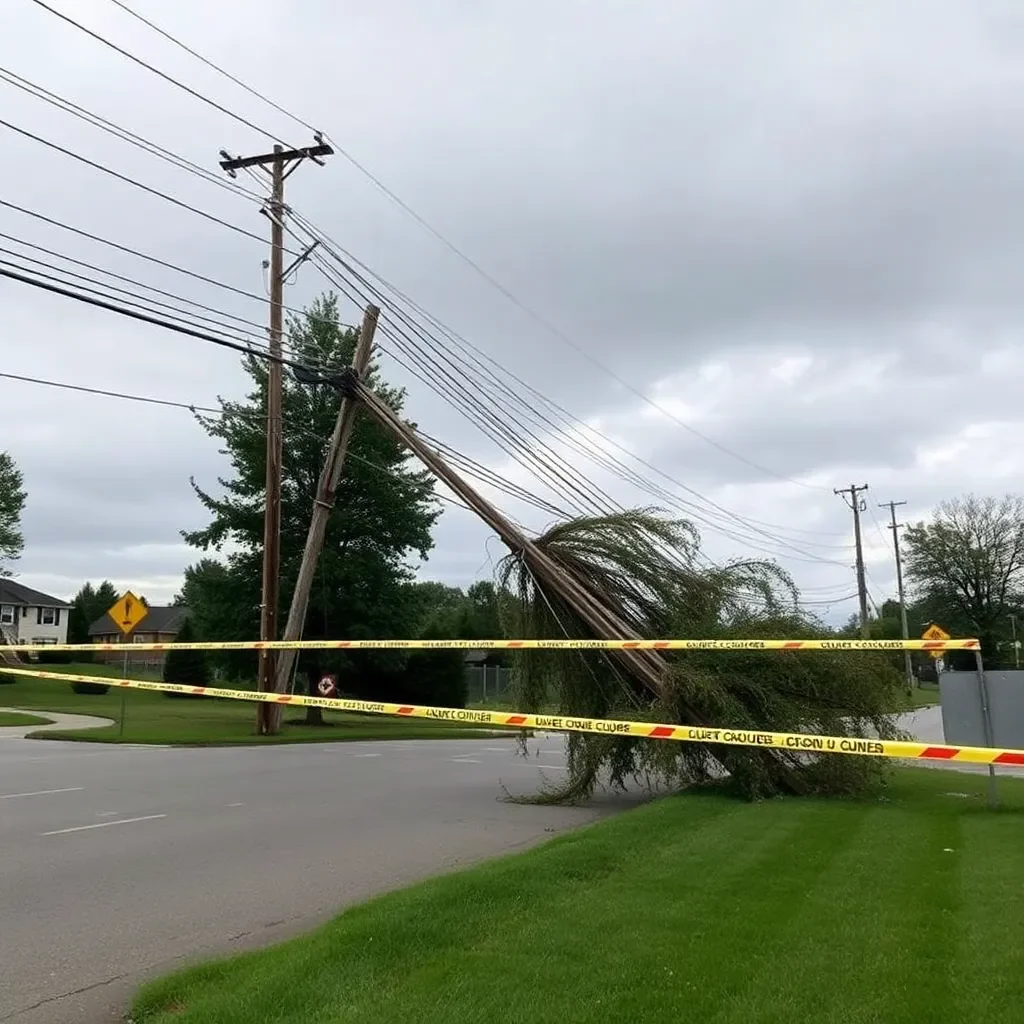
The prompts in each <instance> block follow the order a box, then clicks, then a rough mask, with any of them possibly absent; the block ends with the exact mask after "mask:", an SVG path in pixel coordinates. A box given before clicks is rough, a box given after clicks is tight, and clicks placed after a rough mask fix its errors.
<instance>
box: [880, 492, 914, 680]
mask: <svg viewBox="0 0 1024 1024" xmlns="http://www.w3.org/2000/svg"><path fill="white" fill-rule="evenodd" d="M900 505H906V502H905V501H881V502H879V503H878V507H879V508H887V509H888V510H889V515H890V516H891V518H892V522H891V523H890V524H889V529H890V530H892V550H893V554H894V555H895V556H896V593H897V595H898V596H899V600H900V626H901V628H902V630H903V639H904V640H909V639H910V629H909V627H908V626H907V601H906V597H905V595H904V593H903V559H902V558H901V557H900V529H901V528H902V526H903V524H902V523H897V522H896V509H897V508H898V507H899V506H900ZM903 665H904V668H905V669H906V672H907V687H908V688H909V689H913V687H914V663H913V661H912V660H911V658H910V651H904V652H903Z"/></svg>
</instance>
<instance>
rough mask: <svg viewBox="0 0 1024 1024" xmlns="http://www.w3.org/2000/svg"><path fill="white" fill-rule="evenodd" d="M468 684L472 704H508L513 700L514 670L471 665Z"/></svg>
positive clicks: (468, 667)
mask: <svg viewBox="0 0 1024 1024" xmlns="http://www.w3.org/2000/svg"><path fill="white" fill-rule="evenodd" d="M466 682H467V684H468V690H469V703H470V704H495V703H507V702H508V701H510V700H511V699H512V669H510V668H503V667H502V666H500V665H469V666H467V668H466Z"/></svg>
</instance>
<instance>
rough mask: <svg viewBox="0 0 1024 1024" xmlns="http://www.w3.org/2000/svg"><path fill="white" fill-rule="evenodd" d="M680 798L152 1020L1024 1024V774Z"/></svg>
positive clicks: (197, 995) (577, 835)
mask: <svg viewBox="0 0 1024 1024" xmlns="http://www.w3.org/2000/svg"><path fill="white" fill-rule="evenodd" d="M984 785H985V779H984V778H983V777H978V776H974V775H967V774H959V773H954V772H949V771H936V770H928V769H906V770H901V771H899V772H898V773H897V775H896V776H895V779H894V781H893V783H892V784H891V785H890V786H889V787H888V788H887V791H886V792H885V793H884V795H882V796H880V797H879V796H876V797H873V798H871V799H865V800H864V801H858V802H854V801H838V800H837V801H824V800H800V799H787V800H775V801H768V802H765V803H760V804H747V803H741V802H738V801H736V800H733V799H730V798H728V797H725V796H722V795H716V794H713V793H707V792H704V793H692V794H687V795H683V796H678V797H669V798H666V799H663V800H660V801H658V802H655V803H653V804H650V805H647V806H645V807H642V808H640V809H638V810H635V811H631V812H629V813H626V814H623V815H621V816H619V817H616V818H613V819H610V820H608V821H605V822H603V823H601V824H598V825H595V826H592V827H590V828H587V829H582V830H580V831H578V832H574V833H572V834H569V835H567V836H564V837H560V838H558V839H555V840H554V841H552V842H550V843H548V844H546V845H545V846H543V847H540V848H538V849H536V850H533V851H530V852H528V853H525V854H520V855H518V856H513V857H507V858H504V859H502V860H498V861H493V862H491V863H489V864H486V865H484V866H482V867H479V868H476V869H473V870H470V871H466V872H463V873H461V874H457V875H450V876H446V877H444V878H440V879H437V880H435V881H431V882H427V883H425V884H422V885H417V886H415V887H413V888H411V889H407V890H404V891H402V892H398V893H394V894H391V895H389V896H385V897H382V898H380V899H377V900H374V901H372V902H370V903H367V904H364V905H362V906H358V907H355V908H354V909H352V910H349V911H347V912H346V913H344V914H342V915H341V916H340V917H338V918H337V919H335V920H334V921H333V922H331V923H330V924H328V925H326V926H325V927H323V928H321V929H319V930H318V931H316V932H314V933H312V934H311V935H309V936H306V937H303V938H300V939H296V940H293V941H291V942H287V943H285V944H283V945H280V946H277V947H274V948H272V949H268V950H265V951H260V952H255V953H250V954H245V955H242V956H239V957H235V958H232V959H229V960H225V961H221V962H214V963H210V964H205V965H200V966H198V967H194V968H191V969H187V970H184V971H182V972H180V973H177V974H174V975H171V976H169V977H168V978H165V979H162V980H158V981H156V982H153V983H152V984H150V985H147V986H146V987H145V988H144V989H142V991H141V992H140V993H139V995H138V997H137V999H136V1002H135V1006H134V1016H133V1019H134V1020H135V1021H136V1024H200V1022H202V1024H342V1022H344V1024H378V1022H380V1021H402V1022H403V1024H489V1022H492V1021H494V1022H498V1021H500V1022H502V1024H545V1022H551V1024H575V1022H591V1021H593V1022H604V1021H608V1022H618V1021H623V1022H625V1021H628V1022H631V1024H633V1022H662V1021H664V1022H673V1024H676V1022H689V1021H693V1022H697V1021H700V1022H708V1024H712V1022H714V1024H732V1022H735V1021H743V1022H764V1024H767V1022H772V1024H784V1022H785V1024H792V1022H797V1024H803V1022H808V1024H810V1022H815V1024H819V1022H827V1024H950V1022H959V1021H978V1022H982V1021H983V1022H985V1024H1019V1021H1020V1020H1021V1019H1022V1017H1021V1014H1022V1010H1021V1007H1022V1005H1024V931H1022V930H1021V927H1020V924H1021V920H1022V918H1024V885H1022V881H1024V856H1022V852H1021V851H1022V848H1024V783H1022V782H1020V781H1017V780H1003V781H1001V783H1000V789H1001V794H1002V796H1003V800H1004V808H1003V809H1002V810H1001V811H998V812H990V811H988V810H986V809H985V807H984V802H983V797H982V793H983V787H984Z"/></svg>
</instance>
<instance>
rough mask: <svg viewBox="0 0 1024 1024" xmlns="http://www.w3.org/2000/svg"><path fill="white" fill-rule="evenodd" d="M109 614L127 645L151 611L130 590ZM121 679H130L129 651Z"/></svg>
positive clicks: (123, 698) (122, 729)
mask: <svg viewBox="0 0 1024 1024" xmlns="http://www.w3.org/2000/svg"><path fill="white" fill-rule="evenodd" d="M107 614H108V615H109V616H110V617H111V618H112V619H113V620H114V622H115V623H116V624H117V628H118V629H119V630H121V634H122V635H121V642H122V643H127V642H128V637H129V635H130V634H131V633H132V632H133V631H134V629H135V627H136V626H137V625H138V624H139V623H140V622H141V621H142V620H143V619H144V618H145V617H146V616H147V615H148V614H149V609H148V608H147V607H146V605H145V604H143V602H142V601H140V600H139V599H138V598H137V597H136V596H135V595H134V594H133V593H132V592H131V591H130V590H128V591H126V592H125V593H124V594H123V595H122V596H121V599H120V600H119V601H118V602H117V603H116V604H115V605H114V607H113V608H111V609H110V610H109V611H108V612H107ZM121 678H122V679H127V678H128V651H127V650H126V651H125V652H124V659H123V663H122V667H121ZM125 693H126V690H125V688H124V687H122V688H121V726H120V729H119V730H118V736H124V716H125V711H126V705H125Z"/></svg>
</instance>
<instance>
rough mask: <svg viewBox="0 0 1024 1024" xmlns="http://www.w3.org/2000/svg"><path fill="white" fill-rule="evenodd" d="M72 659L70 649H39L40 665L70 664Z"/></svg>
mask: <svg viewBox="0 0 1024 1024" xmlns="http://www.w3.org/2000/svg"><path fill="white" fill-rule="evenodd" d="M71 661H72V658H71V652H70V651H40V652H39V664H40V665H70V664H71Z"/></svg>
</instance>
